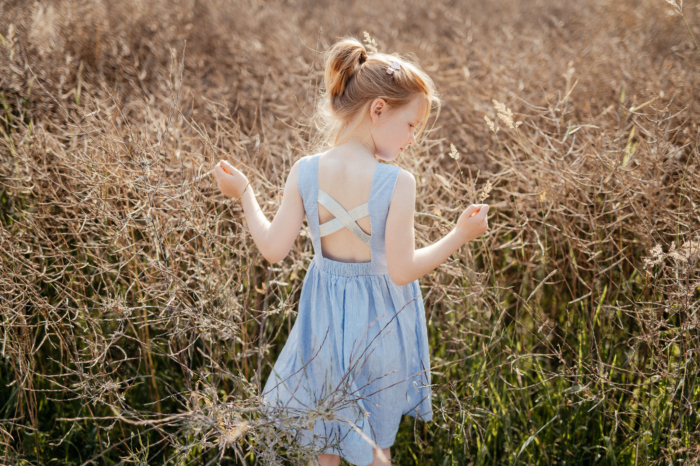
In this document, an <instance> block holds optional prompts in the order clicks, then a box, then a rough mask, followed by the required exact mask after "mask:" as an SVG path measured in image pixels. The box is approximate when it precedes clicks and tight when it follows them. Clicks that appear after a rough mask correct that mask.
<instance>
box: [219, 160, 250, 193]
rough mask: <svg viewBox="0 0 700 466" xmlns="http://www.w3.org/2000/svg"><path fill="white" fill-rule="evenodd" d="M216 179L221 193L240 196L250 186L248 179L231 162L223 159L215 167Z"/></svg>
mask: <svg viewBox="0 0 700 466" xmlns="http://www.w3.org/2000/svg"><path fill="white" fill-rule="evenodd" d="M214 179H215V180H216V183H217V184H218V185H219V190H221V194H223V195H224V196H228V197H235V198H239V197H241V196H242V195H243V192H244V191H245V189H246V188H247V187H248V179H247V178H246V177H245V175H244V174H243V173H241V172H240V171H238V170H236V168H235V167H234V166H233V165H231V164H230V163H228V162H226V161H224V160H222V161H220V162H219V163H217V164H216V167H215V168H214Z"/></svg>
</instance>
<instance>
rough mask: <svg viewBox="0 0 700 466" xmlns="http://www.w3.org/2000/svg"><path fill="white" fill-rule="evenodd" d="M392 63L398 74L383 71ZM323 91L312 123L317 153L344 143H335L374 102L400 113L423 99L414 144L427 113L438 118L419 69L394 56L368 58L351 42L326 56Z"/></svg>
mask: <svg viewBox="0 0 700 466" xmlns="http://www.w3.org/2000/svg"><path fill="white" fill-rule="evenodd" d="M395 61H397V62H399V63H400V65H401V69H399V70H395V71H394V73H393V74H389V73H387V72H386V69H387V67H389V66H390V65H391V64H392V63H393V62H395ZM324 85H325V90H324V91H323V92H322V94H321V100H320V101H319V104H318V108H317V111H316V115H315V118H314V119H315V124H316V128H317V130H318V131H319V136H318V141H317V144H316V145H317V149H321V150H325V149H328V148H330V147H333V146H336V145H338V144H341V143H343V142H345V141H344V140H339V138H340V135H341V134H342V132H343V131H344V130H345V129H346V128H349V127H351V130H350V131H349V132H348V137H349V136H350V135H352V134H353V133H354V131H355V130H356V129H357V127H358V126H359V125H360V123H361V121H362V117H363V116H364V115H365V114H366V113H367V112H368V111H369V107H370V105H371V103H372V101H373V100H374V99H376V98H382V99H384V100H385V101H386V103H387V104H388V105H389V107H391V108H398V107H401V106H403V105H406V104H408V103H409V102H410V101H411V99H412V98H414V97H415V96H416V95H417V94H423V96H424V97H425V99H424V111H423V118H422V120H421V121H422V123H421V124H420V127H419V129H418V131H417V133H416V139H418V138H419V136H420V135H421V133H422V132H423V129H424V128H425V126H426V124H427V122H428V118H429V117H430V112H431V108H432V107H434V106H435V107H436V108H437V114H436V118H437V115H439V113H440V106H441V102H440V98H439V96H438V93H437V90H436V89H435V84H434V83H433V80H432V79H430V76H428V75H427V73H426V72H425V71H423V70H422V69H421V67H420V66H419V65H418V64H416V63H414V62H412V61H410V60H408V59H406V58H404V57H401V56H399V55H397V54H384V53H373V54H370V55H368V54H367V50H365V47H364V45H362V43H361V42H360V41H358V40H357V39H355V38H352V37H350V38H345V39H342V40H340V41H339V42H336V43H335V44H333V46H332V47H331V48H330V49H329V50H328V51H327V52H326V64H325V73H324ZM346 139H347V138H346Z"/></svg>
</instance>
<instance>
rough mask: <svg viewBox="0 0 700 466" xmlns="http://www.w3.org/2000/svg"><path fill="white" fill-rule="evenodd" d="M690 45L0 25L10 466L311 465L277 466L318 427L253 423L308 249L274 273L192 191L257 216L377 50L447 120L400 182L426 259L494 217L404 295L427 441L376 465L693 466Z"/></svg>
mask: <svg viewBox="0 0 700 466" xmlns="http://www.w3.org/2000/svg"><path fill="white" fill-rule="evenodd" d="M699 18H700V5H698V4H696V3H694V2H686V4H685V5H682V4H677V3H675V2H665V1H662V0H642V1H631V0H622V1H609V0H607V1H604V0H584V1H580V2H558V1H554V0H526V1H514V0H510V1H509V0H496V1H490V2H456V1H441V0H437V1H434V2H419V1H415V0H407V1H403V2H401V1H387V2H368V1H351V2H332V1H314V2H311V1H278V0H274V1H269V2H262V1H258V0H247V1H238V2H229V1H223V0H169V1H160V0H152V1H149V2H144V1H138V0H123V1H119V2H110V1H98V0H57V1H53V2H38V1H17V0H16V1H13V0H6V1H4V2H2V3H0V34H1V36H0V103H1V104H2V105H1V108H0V133H1V134H0V309H1V316H2V326H1V330H2V334H1V335H0V339H1V340H2V341H1V342H0V350H1V353H0V354H1V358H0V445H2V450H1V451H2V454H1V455H2V462H3V463H6V464H37V465H38V464H66V465H68V464H75V465H78V464H123V463H137V464H180V465H184V464H215V463H220V464H303V463H304V462H305V461H307V460H308V459H309V458H310V457H311V455H313V451H308V450H304V449H302V448H299V447H298V446H297V445H296V444H295V442H294V439H293V432H294V430H293V429H294V428H295V427H299V426H300V425H303V423H304V422H306V421H308V418H307V419H287V420H285V422H286V423H287V424H285V425H286V426H287V427H288V428H287V429H285V428H280V427H279V426H278V425H275V424H274V423H269V422H267V421H266V420H265V419H264V417H262V416H261V415H260V412H259V410H258V404H257V400H258V398H257V397H258V396H259V390H260V387H261V385H262V384H264V381H265V380H266V378H267V376H268V374H269V371H270V369H271V365H272V363H274V361H275V359H276V357H277V355H278V353H279V351H280V350H281V348H282V346H283V344H284V342H285V341H286V338H287V335H288V334H289V331H290V329H291V325H292V324H293V322H294V319H295V315H296V304H297V300H298V297H299V293H300V290H301V285H302V282H303V278H304V271H305V270H306V267H307V265H308V261H309V260H310V259H311V258H312V255H313V250H312V247H311V244H310V242H309V237H308V234H307V233H306V232H305V231H302V234H301V235H300V237H299V239H298V241H297V243H296V245H295V246H294V248H293V250H292V252H291V254H290V256H289V257H288V258H287V259H285V260H284V261H282V262H280V263H278V264H273V265H271V264H269V263H267V262H266V261H265V260H264V259H263V258H262V257H261V256H260V254H259V253H258V251H257V249H256V248H255V245H254V244H253V242H252V240H251V238H250V236H249V235H248V234H247V232H246V225H245V222H244V221H243V216H242V211H241V208H240V205H239V204H237V203H236V202H235V201H230V200H227V199H224V198H223V197H222V196H221V195H220V194H219V193H218V192H217V190H216V189H215V185H214V184H213V182H212V179H211V176H210V170H211V168H212V166H213V164H214V163H215V162H216V161H218V160H219V159H221V158H227V159H229V160H230V161H232V162H233V163H234V164H239V163H240V164H241V165H240V166H241V167H242V169H243V170H244V172H245V173H246V174H247V175H248V177H249V179H251V181H252V185H253V187H254V188H255V191H256V193H257V194H258V199H259V201H260V204H261V206H262V207H263V209H264V210H265V211H266V213H267V214H268V218H271V217H272V215H274V213H275V212H276V210H277V208H278V207H279V204H280V200H281V197H280V195H281V187H282V186H283V183H284V180H285V179H286V175H287V173H288V171H289V168H290V167H291V165H292V164H293V163H294V162H295V161H296V160H297V159H298V158H300V157H302V156H304V155H308V154H309V150H310V148H311V147H312V143H313V141H314V131H313V128H311V127H310V126H309V125H308V122H309V117H310V116H311V114H312V112H313V110H314V105H315V102H316V99H317V98H318V96H319V86H320V84H321V81H322V73H323V60H322V56H321V53H322V51H323V50H325V49H327V48H328V47H329V46H330V45H331V44H332V43H333V42H334V41H336V40H337V39H339V38H340V37H344V36H346V35H352V36H354V37H357V38H360V39H362V37H363V33H364V32H365V31H367V32H369V34H370V35H371V37H372V38H373V39H374V40H376V43H377V46H378V48H379V50H380V51H382V52H389V53H393V52H396V53H400V54H403V55H408V56H410V57H411V58H414V59H416V60H417V61H418V62H419V63H420V64H421V65H422V66H423V67H424V68H425V69H426V70H427V71H428V72H429V73H430V74H431V76H433V78H434V79H435V81H436V83H437V85H438V88H439V90H440V92H441V94H442V98H443V100H444V102H445V105H444V107H443V110H442V113H441V114H440V115H439V117H438V119H437V121H436V123H435V126H434V128H433V131H432V132H431V133H430V134H429V135H428V136H427V138H426V140H425V141H424V142H423V143H422V144H421V145H419V146H417V147H413V148H412V150H409V151H408V152H407V153H405V154H404V155H403V156H402V158H401V159H399V160H398V162H397V163H398V164H399V165H401V166H402V167H404V168H406V169H407V170H409V171H411V172H412V173H414V174H415V175H416V179H417V181H418V188H417V189H418V199H417V206H416V208H417V215H416V224H417V225H416V228H417V242H418V244H417V246H419V247H420V246H424V245H427V244H429V243H431V242H433V241H435V240H436V239H438V238H439V237H440V236H441V235H443V234H444V233H446V232H447V231H448V230H449V229H450V228H451V226H452V225H453V222H454V221H455V220H456V218H457V216H458V214H459V212H461V210H462V209H463V208H465V207H466V205H468V204H469V203H471V202H475V201H476V200H477V199H479V198H480V197H484V196H486V195H488V197H487V198H486V202H489V203H490V204H491V205H492V207H493V209H492V211H491V212H492V214H491V218H490V224H491V230H490V232H489V233H488V234H487V235H486V236H485V237H484V238H482V239H480V240H478V241H476V242H474V243H472V244H470V245H468V247H465V248H463V249H462V250H461V251H459V253H455V254H454V255H453V257H452V258H450V260H449V261H448V262H446V263H445V264H444V265H442V266H441V267H439V268H438V269H437V270H436V271H435V272H434V273H431V274H429V275H427V276H425V277H424V278H422V279H421V288H422V291H423V297H424V302H425V308H426V312H427V319H428V322H429V336H430V343H431V362H432V374H433V382H434V387H433V389H434V397H433V403H434V412H435V418H434V420H433V421H432V422H430V423H414V422H413V418H410V417H406V418H405V419H404V420H403V422H402V424H401V428H400V431H399V434H398V436H397V440H396V443H395V444H394V446H393V447H392V457H393V462H394V464H436V465H458V464H459V465H474V466H481V465H486V464H492V465H496V464H503V465H506V464H507V465H516V464H522V465H526V464H527V465H547V466H550V465H565V464H567V465H574V464H577V465H578V464H580V465H592V464H610V465H618V464H620V465H622V464H624V465H630V466H632V465H634V466H638V465H640V466H641V465H657V464H658V465H661V464H663V465H668V464H698V458H699V457H700V430H699V428H698V424H699V422H698V421H699V417H698V416H699V415H698V411H697V409H698V402H699V401H700V387H699V386H698V361H699V360H700V354H699V351H700V337H699V331H700V329H699V328H698V325H699V319H698V310H699V308H700V273H699V269H698V258H699V256H700V238H699V237H698V234H699V227H700V183H699V182H698V179H700V178H699V176H700V167H699V164H698V160H699V159H698V118H699V116H700V106H699V102H698V97H699V95H698V89H699V88H700V87H699V85H698V77H699V76H700V75H699V74H698V65H699V64H700V50H699V49H698V48H697V44H696V42H695V41H694V37H698V36H699V35H700V28H699V27H698V19H699ZM511 112H512V114H511ZM485 117H486V118H487V119H488V120H490V121H491V123H490V124H493V125H494V126H493V129H491V128H490V126H489V123H487V121H485ZM517 122H522V123H521V124H519V125H517ZM516 125H517V126H516ZM451 144H452V145H454V147H455V149H454V150H452V151H451V146H450V145H451ZM485 186H488V187H489V188H491V189H490V193H488V192H486V191H489V189H487V188H485ZM310 416H311V417H312V418H313V416H319V414H318V413H311V414H310Z"/></svg>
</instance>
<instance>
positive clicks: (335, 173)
mask: <svg viewBox="0 0 700 466" xmlns="http://www.w3.org/2000/svg"><path fill="white" fill-rule="evenodd" d="M377 165H379V162H375V163H374V164H357V163H354V161H352V160H348V158H347V157H345V155H344V154H342V153H341V152H340V151H337V150H334V149H331V150H329V151H328V152H326V153H324V154H323V155H321V156H320V158H319V161H318V186H319V188H320V189H322V190H323V191H325V192H326V193H327V194H328V195H329V196H330V197H332V198H333V199H335V200H336V201H337V202H338V203H339V204H340V205H341V206H342V207H343V208H344V209H345V210H347V211H350V210H352V209H353V208H355V207H357V206H359V205H361V204H364V203H366V202H368V200H369V195H370V189H371V187H372V179H373V176H374V170H375V169H376V167H377ZM334 218H335V216H334V215H333V214H332V213H331V212H329V211H328V209H326V208H325V207H323V205H321V204H319V206H318V220H319V224H321V225H322V224H324V223H326V222H329V221H331V220H333V219H334ZM356 223H357V225H358V226H359V227H360V228H361V229H362V231H364V232H365V233H367V234H368V235H371V234H372V226H371V225H370V220H369V215H367V216H364V217H362V218H360V219H358V220H357V221H356ZM321 246H322V249H323V257H325V258H326V259H331V260H334V261H338V262H370V261H371V260H372V254H371V251H370V247H369V246H368V245H367V244H365V243H364V242H363V241H362V240H360V239H359V238H358V237H357V236H355V235H354V234H353V233H352V232H351V231H350V230H348V229H347V228H341V229H340V230H338V231H336V232H334V233H331V234H329V235H327V236H323V237H321Z"/></svg>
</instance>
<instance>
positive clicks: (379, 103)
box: [369, 97, 388, 124]
mask: <svg viewBox="0 0 700 466" xmlns="http://www.w3.org/2000/svg"><path fill="white" fill-rule="evenodd" d="M387 108H388V107H387V104H386V101H385V100H384V99H382V98H381V97H377V98H376V99H374V100H373V101H372V104H371V105H370V107H369V118H370V120H371V121H372V123H375V124H376V123H378V121H379V118H380V115H381V114H382V113H383V112H385V111H386V109H387Z"/></svg>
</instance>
